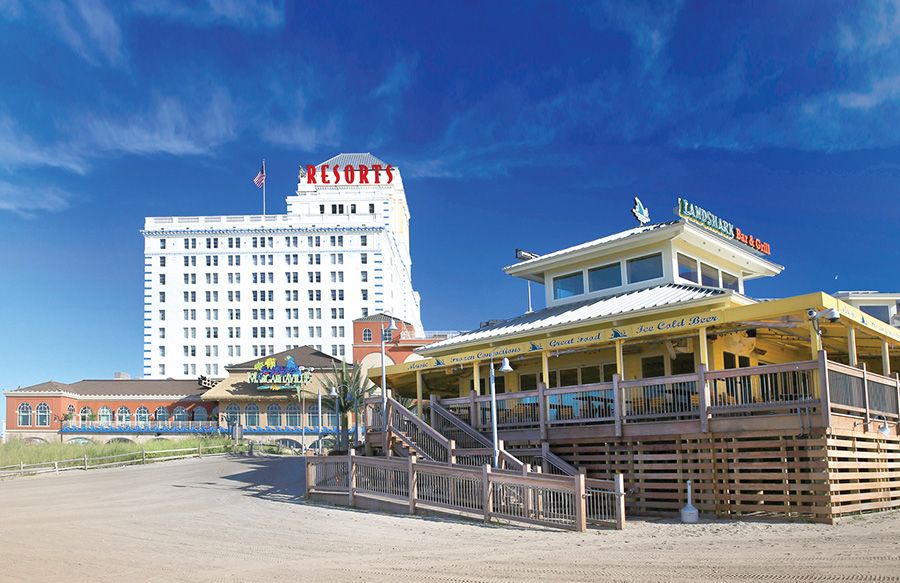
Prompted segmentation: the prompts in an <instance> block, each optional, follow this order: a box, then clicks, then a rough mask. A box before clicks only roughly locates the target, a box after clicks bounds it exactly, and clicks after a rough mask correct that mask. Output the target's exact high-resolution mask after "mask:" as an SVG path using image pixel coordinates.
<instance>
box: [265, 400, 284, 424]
mask: <svg viewBox="0 0 900 583" xmlns="http://www.w3.org/2000/svg"><path fill="white" fill-rule="evenodd" d="M266 425H268V426H270V427H279V426H280V425H281V405H278V404H275V403H272V404H271V405H269V406H268V407H267V408H266Z"/></svg>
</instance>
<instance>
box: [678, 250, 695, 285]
mask: <svg viewBox="0 0 900 583" xmlns="http://www.w3.org/2000/svg"><path fill="white" fill-rule="evenodd" d="M698 276H699V274H698V273H697V260H696V259H693V258H691V257H688V256H687V255H682V254H681V253H679V254H678V277H680V278H681V279H687V280H690V281H693V282H694V283H700V278H699V277H698Z"/></svg>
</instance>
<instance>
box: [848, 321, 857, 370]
mask: <svg viewBox="0 0 900 583" xmlns="http://www.w3.org/2000/svg"><path fill="white" fill-rule="evenodd" d="M847 354H849V355H850V366H859V357H858V356H857V354H856V328H853V327H851V326H847Z"/></svg>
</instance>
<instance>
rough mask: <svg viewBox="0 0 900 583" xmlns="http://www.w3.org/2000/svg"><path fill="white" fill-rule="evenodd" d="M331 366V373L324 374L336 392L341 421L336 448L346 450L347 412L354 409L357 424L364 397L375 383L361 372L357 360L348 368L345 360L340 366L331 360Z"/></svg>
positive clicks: (328, 384) (347, 440)
mask: <svg viewBox="0 0 900 583" xmlns="http://www.w3.org/2000/svg"><path fill="white" fill-rule="evenodd" d="M331 367H332V371H331V374H328V375H326V378H327V381H326V383H327V386H328V388H329V389H332V388H334V390H335V392H336V393H337V396H336V397H335V404H336V406H337V410H338V411H337V413H338V417H339V418H340V423H341V432H340V435H339V436H338V449H343V450H348V449H349V439H348V437H349V433H350V423H349V419H348V418H347V413H349V412H350V411H354V412H355V413H356V423H357V425H359V412H360V411H361V410H362V409H363V402H364V401H365V399H366V397H368V396H369V395H371V394H372V393H374V392H375V385H374V384H372V382H371V381H370V380H369V379H368V378H367V377H366V375H365V374H364V373H363V369H362V367H360V366H359V363H358V362H354V363H353V364H352V365H351V367H350V368H348V367H347V363H346V362H341V364H340V368H338V365H337V363H334V362H333V363H332V364H331Z"/></svg>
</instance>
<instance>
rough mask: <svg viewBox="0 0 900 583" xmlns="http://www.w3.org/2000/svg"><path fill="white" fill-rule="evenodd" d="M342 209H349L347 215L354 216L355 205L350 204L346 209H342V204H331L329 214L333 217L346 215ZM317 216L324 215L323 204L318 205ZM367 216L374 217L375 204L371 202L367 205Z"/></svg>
mask: <svg viewBox="0 0 900 583" xmlns="http://www.w3.org/2000/svg"><path fill="white" fill-rule="evenodd" d="M344 208H349V209H350V213H349V214H351V215H355V214H356V205H355V204H350V205H348V206H347V207H344V205H342V204H333V205H331V214H333V215H343V214H347V213H345V212H344ZM319 214H320V215H324V214H325V205H324V204H320V205H319ZM369 214H370V215H374V214H375V204H374V203H371V202H370V203H369Z"/></svg>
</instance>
